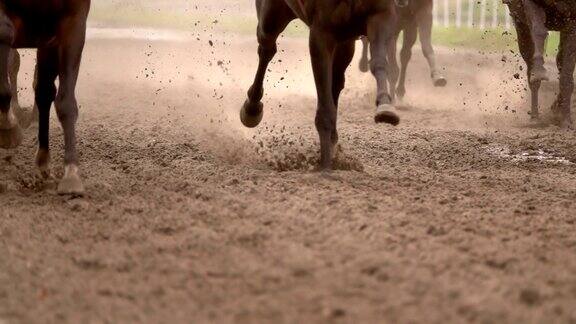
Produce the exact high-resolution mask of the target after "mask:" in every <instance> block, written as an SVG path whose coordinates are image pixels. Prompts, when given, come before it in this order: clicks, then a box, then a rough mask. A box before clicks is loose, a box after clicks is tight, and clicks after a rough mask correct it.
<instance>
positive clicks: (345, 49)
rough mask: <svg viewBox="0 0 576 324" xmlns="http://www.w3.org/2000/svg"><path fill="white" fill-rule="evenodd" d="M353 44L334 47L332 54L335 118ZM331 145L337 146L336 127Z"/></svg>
mask: <svg viewBox="0 0 576 324" xmlns="http://www.w3.org/2000/svg"><path fill="white" fill-rule="evenodd" d="M354 50H355V42H354V41H348V42H344V43H340V44H338V45H337V46H336V50H335V53H334V64H333V67H332V71H333V72H332V73H333V74H332V98H333V100H334V105H335V106H336V117H337V115H338V102H339V99H340V93H341V92H342V89H344V85H345V83H346V69H347V68H348V66H349V65H350V63H351V62H352V59H353V58H354ZM331 139H332V145H333V146H336V144H338V131H337V130H336V127H335V128H334V129H333V131H332V138H331Z"/></svg>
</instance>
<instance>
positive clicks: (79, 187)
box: [58, 165, 84, 196]
mask: <svg viewBox="0 0 576 324" xmlns="http://www.w3.org/2000/svg"><path fill="white" fill-rule="evenodd" d="M58 194H59V195H74V196H76V195H77V196H81V195H83V194H84V185H83V184H82V180H81V179H80V176H79V175H78V167H77V166H75V165H68V166H66V171H65V172H64V177H63V178H62V180H60V183H59V184H58Z"/></svg>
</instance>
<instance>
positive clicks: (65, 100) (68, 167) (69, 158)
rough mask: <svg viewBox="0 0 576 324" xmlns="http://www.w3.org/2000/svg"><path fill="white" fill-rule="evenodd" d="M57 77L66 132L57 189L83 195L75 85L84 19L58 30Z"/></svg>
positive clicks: (69, 21) (72, 19)
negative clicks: (62, 171) (62, 173)
mask: <svg viewBox="0 0 576 324" xmlns="http://www.w3.org/2000/svg"><path fill="white" fill-rule="evenodd" d="M59 38H60V45H59V47H58V76H59V81H60V85H59V88H58V93H57V95H56V100H55V107H56V113H57V115H58V119H59V120H60V123H61V124H62V128H63V130H64V150H65V153H64V164H65V168H64V177H63V178H62V180H61V181H60V183H59V185H58V193H59V194H82V193H83V192H84V185H83V184H82V180H81V179H80V175H79V172H78V154H77V152H76V121H77V119H78V104H77V102H76V95H75V89H76V82H77V80H78V72H79V70H80V61H81V59H82V51H83V49H84V41H85V38H86V20H85V17H81V16H73V17H68V18H65V19H64V20H63V21H62V22H61V25H60V30H59Z"/></svg>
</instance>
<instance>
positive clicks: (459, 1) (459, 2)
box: [456, 0, 462, 28]
mask: <svg viewBox="0 0 576 324" xmlns="http://www.w3.org/2000/svg"><path fill="white" fill-rule="evenodd" d="M456 27H458V28H460V27H462V0H456Z"/></svg>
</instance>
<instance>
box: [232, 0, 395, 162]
mask: <svg viewBox="0 0 576 324" xmlns="http://www.w3.org/2000/svg"><path fill="white" fill-rule="evenodd" d="M256 9H257V12H258V29H257V36H258V43H259V47H258V55H259V58H260V62H259V64H258V71H257V72H256V77H255V80H254V83H253V84H252V86H251V87H250V90H249V91H248V99H247V100H246V102H245V103H244V106H243V107H242V110H241V112H240V118H241V120H242V123H243V124H244V125H245V126H247V127H256V126H257V125H258V124H259V123H260V121H261V120H262V115H263V105H262V102H261V99H262V96H263V92H264V90H263V81H264V77H265V74H266V69H267V67H268V64H269V63H270V61H271V60H272V58H273V57H274V55H275V54H276V40H277V38H278V36H279V35H280V33H281V32H282V31H283V30H284V29H285V28H286V26H287V25H288V23H289V22H290V21H292V20H294V19H297V18H299V19H301V20H302V21H304V22H305V23H306V24H307V25H308V26H309V27H310V38H309V45H310V54H311V58H312V68H313V71H314V78H315V81H316V90H317V96H318V108H317V109H318V110H317V113H316V129H317V130H318V133H319V135H320V166H321V168H322V169H331V168H332V159H333V154H334V153H335V149H334V148H335V145H336V144H337V142H338V132H337V130H336V119H337V114H338V99H339V96H340V92H341V91H342V89H343V88H344V82H345V79H344V74H345V71H346V69H347V68H348V66H349V65H350V62H351V61H352V58H353V56H354V43H355V40H356V39H358V37H359V36H361V35H367V37H368V39H369V40H370V42H371V43H372V44H373V46H372V47H371V50H372V58H373V60H372V64H371V70H372V73H373V74H374V77H375V78H376V81H377V86H378V93H377V98H376V107H377V108H376V116H375V121H376V122H384V123H389V124H392V125H397V124H398V123H399V122H400V118H399V117H398V115H397V114H396V112H395V108H394V106H393V105H392V98H391V96H390V94H389V93H388V89H387V86H386V82H387V78H389V77H390V78H392V79H394V78H397V77H398V76H397V75H398V66H397V63H396V61H395V60H394V59H393V60H390V61H389V60H388V58H387V52H388V50H389V48H390V44H391V43H392V42H393V41H394V39H393V38H394V37H393V36H394V27H395V26H396V13H395V10H394V2H393V0H256Z"/></svg>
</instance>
